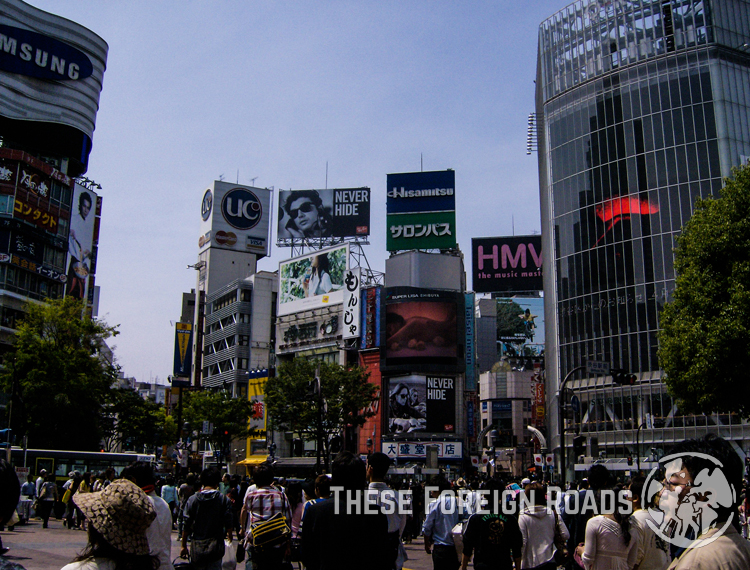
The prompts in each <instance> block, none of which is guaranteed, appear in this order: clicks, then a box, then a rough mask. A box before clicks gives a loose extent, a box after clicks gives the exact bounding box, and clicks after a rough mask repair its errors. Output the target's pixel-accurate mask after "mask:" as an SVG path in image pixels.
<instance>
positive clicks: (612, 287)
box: [536, 0, 750, 478]
mask: <svg viewBox="0 0 750 570" xmlns="http://www.w3.org/2000/svg"><path fill="white" fill-rule="evenodd" d="M748 43H750V2H747V1H745V0H722V1H716V0H637V1H632V2H629V1H609V2H604V1H597V0H585V1H580V2H576V3H574V4H571V5H569V6H568V7H567V8H565V9H563V10H561V11H560V12H558V13H557V14H554V15H553V16H551V17H550V18H548V19H547V20H545V21H544V22H542V24H541V26H540V29H539V54H538V65H537V80H536V114H537V122H538V125H539V126H538V133H537V134H538V140H539V174H540V194H541V210H542V211H541V215H542V234H543V246H544V251H545V255H546V259H547V263H546V270H545V272H544V292H545V300H547V301H548V303H546V309H545V310H546V331H547V332H546V335H547V338H546V347H547V352H546V354H547V378H548V382H549V383H548V388H549V391H548V394H549V396H548V404H549V408H550V412H551V420H552V421H551V423H550V426H551V428H552V430H551V431H552V433H553V438H552V441H551V447H557V448H559V441H560V440H559V429H558V428H557V426H558V416H557V412H558V404H559V402H558V398H557V396H556V393H557V390H558V389H559V386H560V384H561V383H562V382H563V379H564V378H565V377H566V376H567V375H569V374H570V375H571V380H570V382H568V384H567V387H569V388H572V389H573V392H574V393H575V395H576V396H578V398H579V400H580V403H581V406H580V414H579V417H578V422H580V423H579V424H578V429H580V433H581V435H582V436H583V437H585V438H586V441H587V443H588V446H587V447H586V448H583V447H579V448H577V449H575V450H573V449H572V444H573V434H572V433H568V434H567V444H566V447H567V450H568V457H567V461H566V464H567V465H568V478H570V476H571V475H572V473H571V471H572V469H571V467H572V464H573V463H580V462H579V461H578V459H577V458H578V456H579V455H589V456H590V455H601V457H606V458H608V461H609V462H610V463H611V465H610V466H611V467H613V468H615V469H629V468H630V467H629V466H628V465H627V462H626V460H625V459H624V458H625V457H628V456H631V457H634V458H638V457H639V451H640V458H641V459H642V460H644V461H646V460H647V459H648V456H649V455H653V454H661V453H663V452H664V451H666V450H667V449H668V448H669V446H670V444H671V443H672V442H674V441H680V440H683V439H685V438H688V437H696V436H701V435H702V434H704V433H706V432H714V433H719V434H721V435H722V436H724V437H726V438H728V439H730V440H731V441H732V442H733V444H734V445H735V448H736V449H737V451H738V452H740V453H741V455H742V456H743V457H744V451H743V448H745V446H746V445H747V443H746V442H750V426H748V425H747V424H746V423H744V422H742V421H741V420H740V418H739V417H737V416H734V415H727V414H714V415H709V416H689V415H685V414H684V413H683V412H682V411H681V410H680V409H679V408H678V407H677V406H676V405H675V402H674V401H673V400H672V398H671V397H670V396H669V395H668V393H667V391H666V388H665V386H664V384H663V383H662V382H661V379H662V372H661V371H660V370H659V365H658V362H657V358H656V350H657V332H658V330H659V314H660V311H661V309H662V308H663V306H664V304H665V303H666V302H668V301H669V300H670V299H671V296H672V292H673V290H674V287H675V272H674V263H673V261H674V257H673V248H674V243H675V237H676V235H677V234H678V233H679V231H680V229H681V228H682V226H683V225H684V224H685V222H686V221H687V220H688V219H689V218H690V216H691V215H692V212H693V208H694V204H695V201H696V199H697V198H698V197H707V196H715V195H717V194H718V192H719V189H720V188H721V187H722V177H726V176H729V175H730V174H731V168H732V167H733V166H736V165H739V164H740V163H743V162H746V161H747V159H748V156H750V113H749V112H748V105H749V104H750V53H748V52H749V51H750V50H748ZM587 361H598V362H601V363H609V364H610V365H611V367H612V368H618V369H623V370H625V371H627V372H630V373H634V374H635V375H636V378H637V381H636V382H635V384H634V385H633V386H618V385H615V384H614V383H613V382H612V377H611V376H608V375H601V376H595V375H593V374H590V373H587V372H586V370H583V371H576V373H575V374H573V372H574V371H575V369H576V368H577V367H579V366H580V365H582V364H585V363H586V362H587ZM566 399H567V398H566ZM563 403H567V402H563ZM566 424H567V425H568V427H570V428H572V427H573V426H572V424H571V423H569V420H566ZM639 428H640V429H639ZM571 431H572V430H571ZM639 438H640V442H641V443H640V446H639V445H638V443H639V442H638V440H639ZM582 441H583V440H580V439H579V440H577V442H576V443H579V442H582ZM597 444H598V445H597ZM639 447H640V450H639ZM652 448H653V451H652ZM597 451H598V452H599V453H598V454H597ZM582 467H583V466H582V465H579V466H578V468H579V469H581V468H582Z"/></svg>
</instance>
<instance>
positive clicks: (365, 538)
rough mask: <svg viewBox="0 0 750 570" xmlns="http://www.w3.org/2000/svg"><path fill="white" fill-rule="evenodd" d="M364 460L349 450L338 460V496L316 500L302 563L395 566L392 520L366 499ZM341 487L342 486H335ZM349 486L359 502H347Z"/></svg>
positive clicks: (324, 568)
mask: <svg viewBox="0 0 750 570" xmlns="http://www.w3.org/2000/svg"><path fill="white" fill-rule="evenodd" d="M365 471H366V469H365V464H364V463H363V462H362V460H361V459H360V458H359V457H357V456H356V455H354V454H353V453H351V452H349V451H342V452H341V453H339V454H338V455H337V456H336V458H335V459H334V460H333V465H332V480H331V488H332V490H334V497H333V498H331V499H326V500H324V501H321V502H319V503H315V504H311V505H310V506H309V507H308V508H307V511H306V512H305V519H304V524H303V525H302V563H303V564H304V565H305V567H306V568H307V570H339V569H341V570H349V569H351V568H357V569H358V570H391V569H392V568H393V562H394V561H393V557H392V556H390V551H389V549H388V548H387V546H388V520H387V519H386V516H385V515H384V514H382V513H381V512H380V509H379V508H378V507H377V506H376V505H374V504H372V505H366V504H365V493H364V490H365V488H366V485H367V481H366V478H365ZM337 488H338V491H337V490H336V489H337ZM347 491H348V492H349V496H350V497H351V499H352V500H354V497H357V501H356V505H354V504H352V503H351V502H348V501H347Z"/></svg>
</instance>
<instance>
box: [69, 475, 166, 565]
mask: <svg viewBox="0 0 750 570" xmlns="http://www.w3.org/2000/svg"><path fill="white" fill-rule="evenodd" d="M73 502H74V503H75V504H76V506H77V507H78V508H79V509H81V511H83V514H84V515H86V518H87V519H88V520H89V522H90V523H91V524H92V525H93V526H94V528H95V529H96V530H97V531H98V532H99V533H100V534H101V535H102V536H103V537H104V539H105V540H106V541H107V542H109V543H110V544H111V545H112V546H113V547H115V548H116V549H117V550H121V551H123V552H127V553H128V554H136V555H144V554H148V553H149V547H148V539H147V538H146V529H147V528H148V527H149V526H150V525H151V523H152V522H153V520H154V519H155V518H156V511H155V510H154V506H153V505H152V504H151V501H150V499H149V498H148V496H147V495H146V493H144V492H143V491H142V490H141V489H140V488H139V487H138V486H136V485H135V484H133V483H131V482H130V481H128V480H127V479H118V480H117V481H113V482H112V483H110V484H109V485H108V486H107V487H106V488H105V489H104V490H103V491H99V492H98V493H82V494H79V493H76V494H75V495H73Z"/></svg>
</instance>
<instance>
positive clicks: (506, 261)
mask: <svg viewBox="0 0 750 570" xmlns="http://www.w3.org/2000/svg"><path fill="white" fill-rule="evenodd" d="M471 258H472V276H473V281H472V284H473V289H474V291H476V292H477V293H495V292H515V291H518V292H521V291H541V290H542V289H543V288H544V287H543V285H542V236H535V235H532V236H505V237H492V238H473V239H472V240H471Z"/></svg>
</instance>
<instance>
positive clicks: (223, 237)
mask: <svg viewBox="0 0 750 570" xmlns="http://www.w3.org/2000/svg"><path fill="white" fill-rule="evenodd" d="M270 204H271V191H270V190H268V189H267V188H254V187H252V186H243V185H241V184H230V183H228V182H219V181H215V182H214V188H213V191H212V190H211V189H210V188H209V189H208V190H206V191H205V192H204V193H203V200H202V201H201V236H200V238H199V239H198V247H199V248H200V251H201V252H203V251H205V250H206V249H208V248H209V247H215V248H219V249H231V250H234V251H246V252H249V253H255V254H257V255H258V256H260V257H263V256H266V255H268V249H269V245H270V244H269V240H268V230H269V225H270V218H271V212H270V207H271V206H270Z"/></svg>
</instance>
